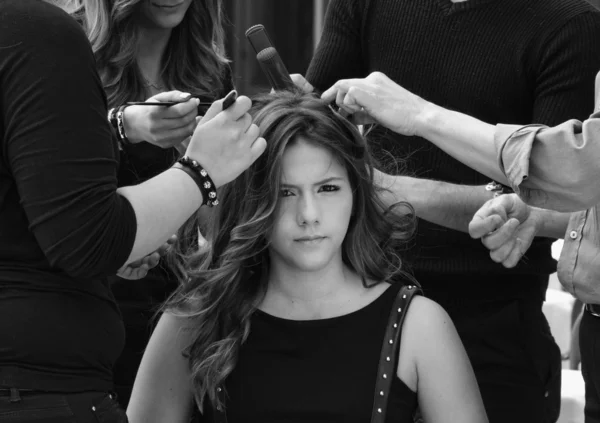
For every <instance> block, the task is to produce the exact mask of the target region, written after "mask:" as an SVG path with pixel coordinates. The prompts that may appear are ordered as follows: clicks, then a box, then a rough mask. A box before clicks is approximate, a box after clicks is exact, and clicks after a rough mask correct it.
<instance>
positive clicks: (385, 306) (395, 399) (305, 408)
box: [225, 283, 417, 423]
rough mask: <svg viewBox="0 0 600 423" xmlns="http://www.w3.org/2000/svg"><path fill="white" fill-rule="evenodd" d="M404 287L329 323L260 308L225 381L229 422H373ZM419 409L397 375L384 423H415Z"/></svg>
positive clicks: (400, 285)
mask: <svg viewBox="0 0 600 423" xmlns="http://www.w3.org/2000/svg"><path fill="white" fill-rule="evenodd" d="M401 287H402V284H401V283H397V284H394V285H392V286H390V287H389V288H388V289H387V290H386V291H385V292H384V293H383V294H382V295H380V296H379V298H377V299H376V300H375V301H373V302H372V303H370V304H369V305H367V306H365V307H364V308H362V309H359V310H357V311H354V312H352V313H350V314H346V315H343V316H339V317H333V318H329V319H320V320H308V321H296V320H288V319H282V318H278V317H275V316H272V315H270V314H267V313H265V312H263V311H260V310H257V311H256V312H255V314H254V315H253V317H252V320H251V330H250V334H249V336H248V339H247V341H246V342H245V343H244V345H243V346H242V348H241V351H240V355H239V360H238V363H237V365H236V367H235V369H234V371H233V372H232V374H231V375H230V376H229V377H228V379H227V381H226V384H225V386H226V392H227V397H226V398H227V399H226V410H227V419H228V423H238V422H239V423H247V422H261V423H272V422H286V423H290V422H314V423H319V422H323V423H324V422H345V423H349V422H361V423H367V422H369V421H370V418H371V411H372V408H373V394H374V391H375V381H376V377H377V366H378V364H379V355H380V352H381V346H382V343H383V336H384V334H385V329H386V325H387V321H388V316H389V313H390V309H391V307H392V304H393V302H394V299H395V297H396V294H397V293H398V291H399V290H400V288H401ZM416 408H417V395H416V393H415V392H413V391H411V390H410V388H409V387H408V386H406V384H405V383H404V382H402V381H401V380H400V379H399V378H398V377H395V378H394V380H393V382H392V386H391V393H390V397H389V405H388V412H387V418H386V421H388V422H395V423H403V422H412V421H413V419H412V415H413V413H414V411H415V410H416Z"/></svg>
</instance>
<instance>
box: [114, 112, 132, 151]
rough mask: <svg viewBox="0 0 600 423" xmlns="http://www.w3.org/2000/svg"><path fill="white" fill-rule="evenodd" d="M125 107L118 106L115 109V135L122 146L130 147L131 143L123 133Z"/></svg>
mask: <svg viewBox="0 0 600 423" xmlns="http://www.w3.org/2000/svg"><path fill="white" fill-rule="evenodd" d="M126 107H127V105H123V106H119V108H118V109H117V112H116V113H115V114H116V117H117V134H118V135H119V140H120V141H121V142H122V143H123V144H124V145H130V144H131V142H130V141H129V138H127V133H125V108H126Z"/></svg>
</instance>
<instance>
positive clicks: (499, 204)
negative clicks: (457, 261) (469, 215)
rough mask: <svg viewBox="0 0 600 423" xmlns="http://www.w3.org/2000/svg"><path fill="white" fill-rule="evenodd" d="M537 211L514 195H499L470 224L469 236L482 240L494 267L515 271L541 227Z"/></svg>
mask: <svg viewBox="0 0 600 423" xmlns="http://www.w3.org/2000/svg"><path fill="white" fill-rule="evenodd" d="M538 210H539V209H536V208H534V207H530V206H528V205H527V204H525V203H524V202H523V201H522V200H521V199H520V198H519V197H518V196H517V195H516V194H505V195H500V196H498V197H495V198H493V199H491V200H489V201H488V202H486V203H485V204H484V205H483V206H481V208H480V209H479V210H478V211H477V213H475V216H473V220H471V223H469V234H470V235H471V236H472V237H473V238H481V241H482V242H483V245H485V246H486V247H487V248H488V249H489V250H490V257H491V258H492V260H494V261H495V262H496V263H502V265H503V266H504V267H508V268H510V267H515V266H516V265H517V263H518V262H519V260H520V259H521V257H523V255H524V254H525V253H526V252H527V250H528V249H529V247H530V246H531V243H532V241H533V238H535V236H536V234H537V233H538V232H539V231H540V229H541V227H542V224H543V219H541V216H540V214H539V213H538Z"/></svg>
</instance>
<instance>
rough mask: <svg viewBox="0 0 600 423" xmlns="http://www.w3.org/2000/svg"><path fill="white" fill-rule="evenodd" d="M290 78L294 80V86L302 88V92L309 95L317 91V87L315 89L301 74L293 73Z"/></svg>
mask: <svg viewBox="0 0 600 423" xmlns="http://www.w3.org/2000/svg"><path fill="white" fill-rule="evenodd" d="M290 77H291V78H292V82H293V83H294V85H295V86H296V87H297V88H300V89H301V90H302V92H305V93H307V94H308V93H312V92H313V91H314V90H315V87H313V86H312V85H311V83H310V82H308V81H307V80H306V78H304V76H303V75H300V74H299V73H293V74H291V75H290Z"/></svg>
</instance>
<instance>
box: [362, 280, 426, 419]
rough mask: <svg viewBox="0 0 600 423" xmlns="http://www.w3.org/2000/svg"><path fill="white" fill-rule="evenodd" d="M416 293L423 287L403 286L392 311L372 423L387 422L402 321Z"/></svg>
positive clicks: (387, 329) (377, 382) (375, 395)
mask: <svg viewBox="0 0 600 423" xmlns="http://www.w3.org/2000/svg"><path fill="white" fill-rule="evenodd" d="M415 294H422V291H421V289H420V288H418V287H417V286H415V285H407V286H403V287H402V288H401V289H400V291H398V295H397V296H396V299H395V300H394V305H393V306H392V310H391V311H390V317H389V319H388V324H387V328H386V329H385V336H384V337H383V345H382V347H381V356H380V358H379V367H378V368H377V380H376V381H375V393H374V399H373V411H372V412H371V423H383V422H385V415H386V411H387V404H388V397H389V394H390V387H391V386H392V380H393V379H394V377H395V376H396V366H397V362H398V354H399V351H400V334H401V333H402V322H404V317H405V316H406V310H407V309H408V306H409V304H410V300H411V299H412V297H413V296H414V295H415Z"/></svg>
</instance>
